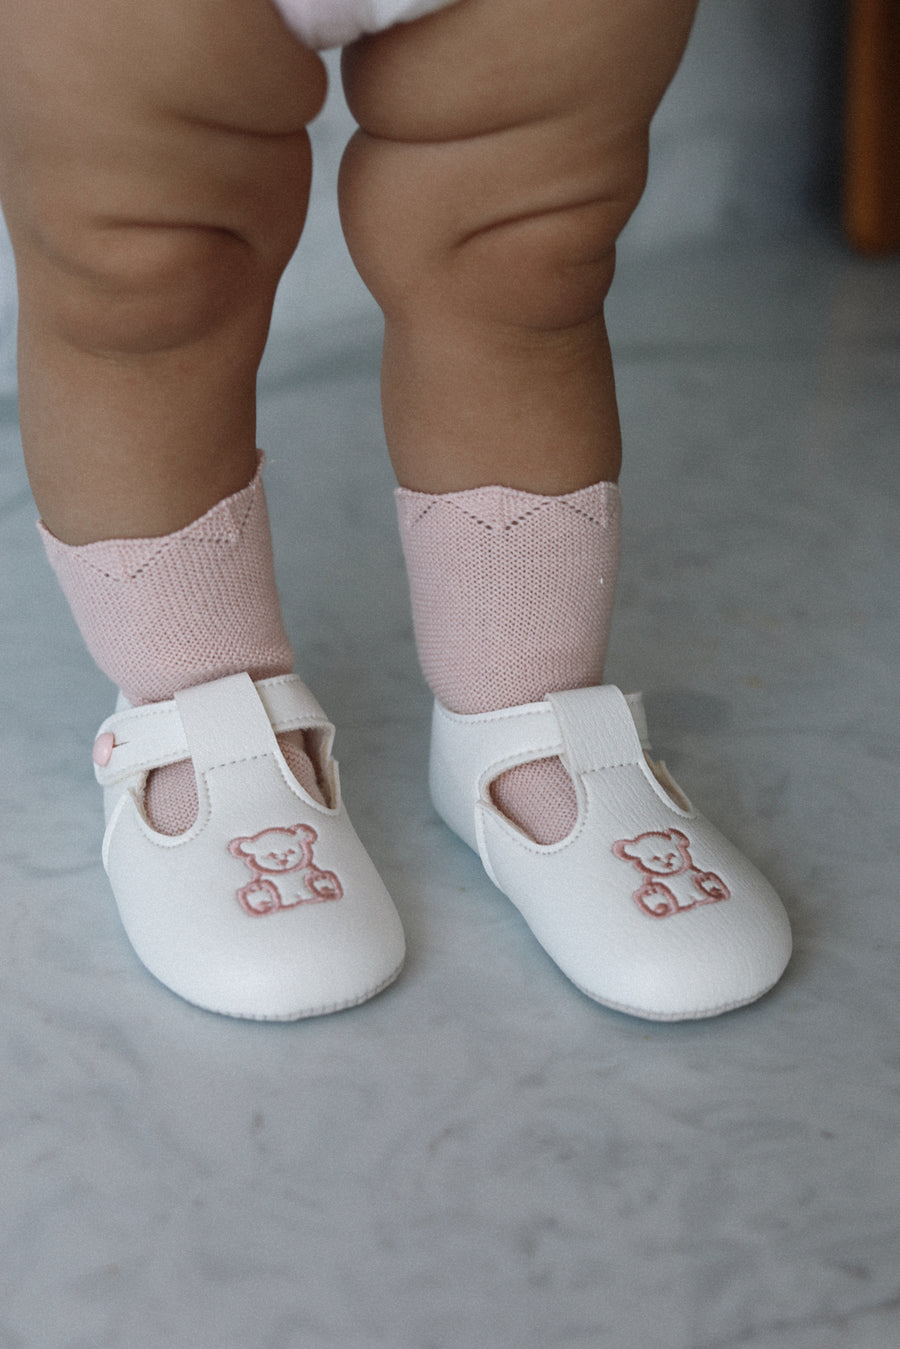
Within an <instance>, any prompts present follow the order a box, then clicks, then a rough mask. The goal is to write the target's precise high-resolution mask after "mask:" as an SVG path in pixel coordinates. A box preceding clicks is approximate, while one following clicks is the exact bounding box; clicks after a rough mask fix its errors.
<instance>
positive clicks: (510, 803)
mask: <svg viewBox="0 0 900 1349" xmlns="http://www.w3.org/2000/svg"><path fill="white" fill-rule="evenodd" d="M693 11H694V0H675V2H674V3H673V2H672V0H614V2H613V0H462V2H461V3H460V4H458V5H456V6H454V7H452V8H450V9H448V10H446V11H444V12H442V13H440V14H438V15H435V16H433V17H431V18H429V19H427V20H424V21H422V22H421V23H419V24H416V25H413V26H411V27H404V28H398V29H395V30H393V31H391V32H389V33H386V34H382V35H379V36H378V37H376V38H373V39H367V40H365V41H362V42H360V43H358V44H356V45H355V46H354V47H353V48H350V49H348V51H347V52H346V54H345V59H344V75H345V84H346V88H347V93H348V99H349V103H350V106H351V109H352V110H353V112H354V114H355V115H356V117H357V119H358V121H359V123H360V127H361V130H360V132H359V133H358V134H357V136H356V137H355V139H354V140H353V141H352V142H351V144H350V146H349V148H348V151H347V155H346V157H345V160H344V165H343V173H342V180H341V188H342V208H343V218H344V222H345V229H346V234H347V239H348V243H349V246H350V250H351V253H352V255H353V257H354V260H355V261H356V263H357V266H358V267H359V270H360V272H361V274H362V276H363V278H364V280H365V281H366V282H367V284H368V285H369V287H370V289H371V290H372V292H373V294H374V295H375V298H376V299H377V300H378V302H379V304H380V305H381V307H382V309H383V311H384V315H385V324H386V329H385V349H384V367H383V399H384V409H385V425H386V430H387V438H388V446H389V449H390V452H391V456H392V459H393V463H394V466H395V469H396V472H397V476H398V478H399V481H400V483H401V485H402V487H403V488H404V489H407V490H405V491H402V492H401V493H400V494H399V495H400V514H401V529H402V533H403V541H404V549H405V553H406V557H407V562H408V567H409V572H410V582H411V589H412V595H413V610H414V618H415V623H416V634H417V641H418V644H419V650H420V655H421V657H422V661H423V666H424V668H425V672H426V676H427V678H428V680H429V683H430V684H431V686H432V688H433V690H434V691H435V693H436V694H437V696H438V698H439V699H440V700H441V701H442V702H443V703H445V705H447V706H448V707H450V709H451V710H453V711H456V712H463V713H474V712H483V711H489V710H492V709H495V708H499V707H504V706H510V705H515V704H521V703H525V702H528V701H531V700H534V699H539V698H542V697H544V696H545V694H546V693H548V692H552V691H558V690H560V689H564V688H574V687H578V686H579V685H590V684H595V683H599V682H600V680H601V678H602V669H603V658H604V650H605V645H606V639H607V634H608V627H609V619H610V615H611V607H612V595H613V589H614V583H615V571H616V564H617V554H618V497H617V491H616V488H615V485H614V484H615V479H616V478H617V475H618V471H619V462H620V436H619V424H618V416H617V411H616V400H615V388H614V382H613V371H612V364H611V360H610V352H609V344H608V341H607V337H606V330H605V326H604V318H603V305H604V300H605V297H606V294H607V291H608V289H609V286H610V283H611V281H612V277H613V271H614V262H615V245H616V240H617V238H618V235H619V234H620V232H621V230H622V228H623V226H624V225H625V223H626V221H627V220H628V218H629V216H630V215H631V213H632V211H633V209H634V207H635V205H636V204H637V202H638V200H639V198H640V195H641V192H642V190H643V186H644V181H645V177H646V170H647V143H648V128H649V124H650V119H651V117H652V115H653V113H654V111H655V109H656V107H657V105H658V103H659V100H660V98H661V97H662V94H663V92H664V90H665V88H666V86H667V84H668V82H669V80H670V79H671V77H672V75H673V73H674V71H675V69H676V66H677V64H678V61H679V59H680V57H681V54H682V51H683V49H684V45H685V43H686V41H687V37H688V33H689V30H690V25H691V21H692V18H693ZM498 793H499V796H498ZM495 799H497V800H498V802H499V803H501V804H502V808H503V809H504V810H506V813H507V814H509V815H511V816H512V817H513V818H515V819H516V820H517V822H518V823H519V824H520V825H521V826H522V827H523V828H525V829H526V830H527V831H528V832H529V833H531V834H533V835H534V836H535V837H536V838H538V839H539V840H540V841H542V842H551V841H554V839H555V838H558V837H562V836H563V835H564V834H565V833H566V832H567V830H568V828H569V827H570V826H571V822H572V820H573V819H574V798H573V797H572V796H571V790H570V784H569V782H568V779H567V777H566V775H565V773H564V772H563V771H562V770H561V768H560V766H559V765H558V763H551V764H550V765H549V766H548V765H540V766H538V767H535V766H534V765H526V766H525V767H524V768H523V769H517V770H515V771H514V773H513V774H510V775H507V777H506V779H501V780H500V781H499V783H498V784H496V786H495Z"/></svg>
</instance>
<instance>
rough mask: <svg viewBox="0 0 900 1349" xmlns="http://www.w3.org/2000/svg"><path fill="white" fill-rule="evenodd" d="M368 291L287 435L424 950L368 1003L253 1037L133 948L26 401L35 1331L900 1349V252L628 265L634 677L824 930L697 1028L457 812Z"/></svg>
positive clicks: (7, 712)
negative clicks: (398, 499)
mask: <svg viewBox="0 0 900 1349" xmlns="http://www.w3.org/2000/svg"><path fill="white" fill-rule="evenodd" d="M323 228H324V227H323ZM342 268H343V264H341V268H339V269H338V270H339V274H335V275H334V277H333V278H330V280H329V286H328V289H327V293H326V291H321V290H320V291H319V292H317V293H316V294H313V295H312V298H311V299H309V301H308V303H303V302H302V300H303V286H304V285H305V284H306V283H305V282H304V281H303V280H302V279H300V280H297V279H296V277H295V275H294V274H293V273H292V275H291V277H289V278H288V280H287V281H286V283H285V285H286V296H287V298H285V297H284V296H283V297H282V300H281V301H280V307H279V312H278V315H277V316H276V323H275V327H274V330H273V337H272V342H271V346H270V350H269V352H268V354H267V357H266V362H265V366H264V369H263V372H262V378H261V431H260V440H261V443H262V444H263V445H264V446H265V448H266V449H267V451H268V454H269V469H268V484H269V495H270V502H271V507H272V514H273V519H274V526H275V531H276V540H277V549H278V566H279V573H280V580H281V585H282V591H283V596H284V602H285V610H286V616H287V623H288V627H289V630H290V633H291V635H292V638H293V639H294V640H295V644H296V647H297V650H298V660H299V666H300V668H301V670H302V671H303V673H304V675H305V676H306V678H307V679H308V681H309V682H310V684H311V685H312V686H313V688H315V689H316V691H317V692H318V694H319V696H320V698H321V699H322V701H323V702H324V703H325V705H326V707H327V708H328V710H329V712H330V713H331V715H332V716H333V717H334V718H335V720H336V722H337V724H338V728H339V732H338V744H337V750H338V754H339V757H340V759H341V763H342V769H343V779H344V786H345V792H346V796H347V798H348V801H349V804H350V807H351V811H352V813H353V816H354V819H355V821H356V824H357V828H358V829H359V832H360V833H361V834H362V835H363V837H364V839H365V840H366V841H367V843H368V845H369V847H370V850H371V852H372V853H373V855H374V857H375V859H376V861H377V863H378V864H379V866H380V868H381V871H382V873H383V875H384V877H385V878H386V880H387V882H388V884H389V887H390V888H391V890H392V892H393V894H394V896H395V898H396V902H397V904H398V907H399V908H400V910H401V912H402V916H403V919H404V922H405V925H406V929H407V934H408V940H409V949H410V954H409V961H408V966H407V968H406V971H405V974H404V975H403V977H402V978H401V979H400V981H399V982H398V983H397V984H396V985H395V986H394V987H393V988H392V989H391V990H389V991H388V992H387V993H385V994H384V995H382V996H381V997H379V998H378V999H376V1000H375V1001H374V1002H372V1003H370V1004H368V1005H366V1006H364V1007H362V1008H359V1009H357V1010H354V1011H350V1012H345V1013H341V1014H339V1015H336V1016H332V1017H330V1018H324V1019H320V1020H317V1021H312V1022H304V1023H299V1024H296V1025H257V1024H247V1023H240V1022H234V1021H229V1020H225V1019H220V1018H217V1017H215V1016H211V1015H208V1014H205V1013H203V1012H201V1011H197V1010H195V1009H194V1008H192V1007H190V1006H188V1005H186V1004H184V1003H182V1002H181V1001H179V1000H178V999H177V998H176V997H174V996H172V995H171V994H169V993H168V992H166V990H165V989H163V988H162V987H161V986H159V985H158V984H157V983H155V981H154V980H153V979H152V978H151V977H150V976H149V975H147V974H146V973H145V972H144V971H143V970H142V969H141V967H140V966H139V965H138V963H137V961H136V960H135V958H134V957H133V956H132V953H131V951H130V948H129V947H128V945H127V943H126V940H125V938H124V936H123V934H122V931H121V930H120V928H119V925H118V922H117V918H116V914H115V910H114V906H113V903H112V900H111V898H110V895H109V894H108V891H107V887H106V883H105V878H104V875H103V871H102V868H101V865H100V861H99V856H98V849H99V837H100V832H101V807H100V800H99V795H98V793H97V791H96V788H95V785H94V782H93V778H92V774H91V766H90V760H89V750H90V745H91V742H92V739H93V733H94V730H95V727H96V725H97V724H98V723H99V722H100V720H101V719H102V718H103V717H104V716H105V715H106V713H107V711H108V710H109V705H110V699H111V690H110V688H109V687H108V686H107V685H106V684H105V682H104V680H103V678H102V677H101V676H99V675H98V674H97V673H96V672H95V671H94V670H93V668H92V666H91V665H90V663H89V662H88V660H87V658H86V657H85V656H84V654H83V653H82V650H81V647H80V644H79V639H78V637H77V634H76V632H75V629H74V627H73V624H72V622H71V620H70V618H69V616H68V612H67V610H66V608H65V606H64V604H63V601H62V599H61V596H60V594H59V593H58V591H57V589H56V585H55V582H54V579H53V577H52V575H51V574H50V572H49V569H48V568H47V567H46V565H45V563H44V561H43V556H42V553H41V550H40V546H39V541H38V538H37V535H36V532H35V529H34V515H35V512H34V508H33V505H32V503H31V501H30V498H29V495H28V491H27V486H26V481H25V477H24V473H23V470H22V466H21V462H20V457H19V451H18V444H17V431H16V424H15V409H14V405H13V403H12V401H11V400H9V399H7V401H6V402H5V403H4V405H3V407H2V419H0V514H2V519H3V530H2V537H0V552H2V573H3V587H2V616H0V624H2V626H0V634H2V652H0V705H2V721H0V732H2V738H3V749H2V769H0V775H2V781H0V787H2V816H0V829H2V855H3V872H4V875H5V876H6V878H7V881H6V885H7V895H6V901H5V903H4V905H3V906H2V909H0V949H2V953H3V954H2V980H0V1024H2V1032H0V1048H2V1079H0V1080H2V1096H0V1159H2V1161H0V1251H2V1259H0V1349H239V1347H240V1349H475V1346H481V1345H484V1346H487V1349H737V1347H738V1346H740V1347H741V1349H896V1346H897V1345H898V1344H900V1090H898V1088H900V1035H898V1013H897V969H898V963H900V908H898V891H897V878H896V873H895V871H894V861H896V860H897V844H896V840H897V834H898V810H897V806H898V783H900V775H898V769H900V717H898V677H897V669H898V656H900V649H898V647H900V627H898V608H900V566H898V558H900V551H898V544H900V537H898V536H900V510H898V502H900V463H898V448H900V446H898V427H900V386H898V373H900V360H898V357H900V264H898V263H897V262H896V261H895V262H887V263H873V262H866V261H862V260H860V259H856V258H853V257H850V256H848V254H847V253H846V252H845V251H844V250H843V249H842V247H841V246H840V244H838V243H836V242H835V241H833V240H831V239H829V238H828V237H825V236H823V235H821V234H816V233H813V232H811V233H809V234H808V235H805V236H804V237H796V236H795V237H793V238H790V239H787V240H784V241H773V240H769V241H767V242H757V243H750V242H748V243H745V244H741V245H739V244H734V245H731V246H720V247H718V248H716V249H712V250H711V249H710V248H704V249H702V250H700V249H694V250H691V249H686V250H682V251H679V252H676V253H668V254H666V253H660V252H655V253H650V254H646V253H645V254H639V253H633V254H629V253H628V251H627V250H625V252H624V256H623V261H622V265H621V268H620V275H619V278H618V281H617V285H616V288H615V292H614V296H613V298H612V301H611V304H610V323H611V330H612V335H613V341H614V346H615V350H616V355H617V360H618V377H619V386H620V392H621V404H622V418H623V423H624V429H625V438H626V444H627V461H626V468H625V472H624V475H623V479H622V488H623V496H624V501H625V506H626V544H625V557H624V563H623V570H622V577H621V583H620V590H619V600H618V609H617V616H616V623H615V627H614V635H613V641H612V649H611V653H610V658H609V665H608V676H609V678H610V679H611V680H612V681H613V682H616V683H619V684H621V685H623V686H625V687H627V688H634V687H638V686H640V687H643V688H644V689H645V691H646V697H647V705H648V711H649V715H650V720H651V730H652V731H653V733H654V740H655V746H656V748H657V750H658V751H659V752H660V753H661V755H662V756H663V757H665V758H666V759H667V760H668V762H669V765H670V767H671V768H672V769H673V770H674V772H675V773H676V775H677V776H678V777H679V778H680V780H681V781H682V782H683V783H684V785H685V787H686V788H687V789H688V790H689V791H690V793H691V795H692V796H693V797H694V799H695V800H696V801H697V802H698V804H700V806H701V807H702V808H704V809H705V810H706V812H707V813H708V814H710V815H711V816H712V817H713V819H714V820H715V821H716V822H717V823H718V824H720V825H721V826H722V827H724V829H725V830H726V831H727V832H728V833H730V834H731V835H732V837H734V838H735V840H736V841H737V842H739V843H740V844H741V846H742V847H743V848H744V849H745V850H746V852H747V853H748V854H749V855H750V856H751V857H752V858H753V859H754V860H755V861H756V862H757V863H758V864H759V865H761V866H762V868H763V869H764V870H765V871H766V872H767V874H768V875H769V877H770V878H771V880H772V881H773V883H774V884H775V885H776V887H777V888H778V889H779V891H780V892H781V894H782V895H783V897H784V900H785V903H786V905H787V907H788V909H789V912H790V915H791V918H792V920H793V924H794V929H795V934H796V953H795V956H794V958H793V961H792V963H791V965H790V967H789V969H788V972H787V975H786V977H785V978H784V980H783V982H782V983H781V985H780V986H779V987H778V988H777V989H776V990H775V991H774V992H773V993H772V994H771V995H770V996H768V997H767V998H766V999H764V1000H763V1001H762V1002H760V1003H759V1004H757V1005H756V1006H754V1007H751V1008H749V1009H746V1010H743V1011H740V1012H736V1013H733V1014H731V1015H729V1016H726V1017H723V1018H721V1019H718V1020H714V1021H709V1022H701V1023H694V1024H682V1025H656V1024H651V1023H644V1022H640V1021H637V1020H633V1019H630V1018H628V1017H627V1016H623V1015H618V1014H616V1013H614V1012H609V1011H605V1010H603V1009H602V1008H600V1007H598V1006H596V1005H594V1004H593V1003H591V1002H589V1001H588V1000H587V999H586V998H584V997H583V996H582V995H581V994H579V993H578V992H576V991H575V989H574V988H573V987H571V986H570V985H569V984H568V983H567V982H566V980H565V979H564V978H563V977H562V976H561V975H560V974H559V973H558V972H557V970H556V968H555V967H554V966H553V965H552V964H551V963H550V961H549V960H548V959H547V957H546V956H545V955H544V954H543V953H542V951H541V950H540V949H539V947H538V946H537V945H536V944H535V942H534V940H533V939H532V938H531V936H530V934H529V932H528V931H527V929H526V928H525V926H524V924H523V923H522V921H521V920H520V919H519V918H518V917H517V915H516V913H515V912H514V910H513V908H512V907H511V905H510V904H509V903H508V902H507V901H506V900H505V899H503V897H502V896H501V895H500V894H499V893H498V892H497V891H496V890H494V888H493V887H492V886H491V884H490V883H489V882H488V881H487V879H486V878H485V876H484V875H483V874H482V872H481V871H480V868H479V865H478V863H477V861H476V859H475V857H474V856H473V855H472V854H471V853H470V852H469V851H468V850H467V849H466V848H465V846H464V845H462V844H461V843H459V842H458V841H456V840H455V839H454V838H453V837H451V835H450V834H449V833H448V832H447V830H446V829H445V828H444V827H443V826H442V825H441V824H440V823H439V822H438V820H437V819H436V818H435V816H434V814H433V812H432V810H431V807H430V805H429V803H428V800H427V798H426V793H425V781H424V774H425V753H426V743H427V729H428V718H429V698H428V695H427V691H426V689H425V687H424V685H423V684H422V682H421V679H420V676H419V674H418V670H417V666H416V663H415V658H414V652H413V645H412V635H411V626H410V619H409V614H408V608H407V598H406V593H405V584H404V578H403V573H402V566H401V558H400V552H399V547H398V542H397V538H396V534H395V529H394V522H393V504H392V500H391V488H392V478H391V474H390V470H389V466H388V463H387V459H386V455H385V451H384V445H383V439H382V433H381V427H380V418H379V410H378V387H377V386H378V338H379V322H378V317H377V314H376V313H375V312H374V310H373V309H372V307H371V306H370V305H369V304H368V302H367V301H366V299H365V297H364V296H362V294H361V292H360V291H359V289H358V288H357V287H356V283H355V282H353V281H352V280H351V279H349V278H350V276H351V274H350V272H349V269H347V270H343V269H342ZM297 275H299V274H297ZM292 286H293V287H294V292H291V287H292ZM316 295H318V299H317V298H316ZM297 296H300V301H299V302H297V303H295V302H294V301H296V300H297ZM298 316H299V317H298ZM892 859H893V861H892Z"/></svg>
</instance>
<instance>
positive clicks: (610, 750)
mask: <svg viewBox="0 0 900 1349" xmlns="http://www.w3.org/2000/svg"><path fill="white" fill-rule="evenodd" d="M547 702H548V703H550V704H551V706H552V707H553V710H554V712H555V713H556V717H557V721H558V723H559V729H560V732H561V735H562V741H563V745H564V753H563V758H564V762H565V764H566V767H567V768H568V770H569V772H570V773H572V774H579V773H593V772H596V771H597V770H598V769H603V768H619V767H622V766H623V765H625V764H635V763H642V762H643V760H644V753H643V749H642V747H641V731H643V732H644V737H645V738H646V720H645V718H644V715H643V705H642V703H641V702H640V699H639V698H638V699H635V698H634V697H633V696H632V699H631V700H629V699H626V697H625V695H624V694H623V693H622V692H621V691H620V690H619V689H617V688H616V687H615V686H614V685H613V684H602V685H599V686H598V687H595V688H589V689H573V690H572V691H571V692H569V693H550V694H548V695H547Z"/></svg>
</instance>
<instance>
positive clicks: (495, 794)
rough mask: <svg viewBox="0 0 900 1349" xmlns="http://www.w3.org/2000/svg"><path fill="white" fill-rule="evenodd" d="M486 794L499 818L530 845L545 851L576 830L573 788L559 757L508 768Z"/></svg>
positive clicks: (575, 798)
mask: <svg viewBox="0 0 900 1349" xmlns="http://www.w3.org/2000/svg"><path fill="white" fill-rule="evenodd" d="M489 790H490V795H491V800H492V802H493V803H494V805H495V806H496V807H497V809H498V810H499V811H500V813H501V815H505V816H506V818H507V819H508V820H509V821H510V822H511V823H512V824H514V825H515V826H516V828H517V829H521V831H522V833H523V834H525V835H527V837H528V838H530V839H531V840H532V842H533V843H539V844H541V845H542V846H545V847H546V846H548V845H549V844H552V843H561V842H562V841H563V839H564V838H568V836H569V834H571V832H572V830H573V829H574V828H575V824H576V821H577V819H578V798H577V797H576V795H575V784H574V783H573V781H572V779H571V777H570V776H569V774H568V772H567V770H566V768H565V765H564V764H563V761H562V759H560V758H558V757H557V758H552V759H535V760H533V761H532V762H531V763H524V764H518V765H517V766H516V767H515V768H509V769H507V771H506V772H505V773H501V774H500V776H499V777H497V778H495V779H494V781H493V782H492V783H491V784H490V788H489Z"/></svg>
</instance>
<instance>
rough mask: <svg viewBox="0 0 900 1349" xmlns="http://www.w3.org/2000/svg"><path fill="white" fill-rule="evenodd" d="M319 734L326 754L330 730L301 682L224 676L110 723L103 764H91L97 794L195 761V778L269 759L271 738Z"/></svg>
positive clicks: (287, 678) (135, 709) (101, 733)
mask: <svg viewBox="0 0 900 1349" xmlns="http://www.w3.org/2000/svg"><path fill="white" fill-rule="evenodd" d="M301 729H302V730H322V731H324V732H325V733H326V737H327V744H326V752H327V750H328V749H330V741H331V738H332V737H333V735H334V728H333V726H332V725H331V723H330V722H329V721H328V718H327V717H326V716H325V713H324V712H323V710H322V708H321V707H320V706H319V703H318V702H317V701H316V699H315V698H314V697H313V695H312V694H311V693H310V692H309V690H308V689H307V688H306V686H305V684H304V683H303V681H302V680H301V679H300V677H299V676H298V675H277V676H275V677H274V678H272V679H262V680H259V681H258V683H256V684H254V683H253V681H252V680H251V679H250V676H249V675H247V674H238V675H229V676H228V677H226V678H225V679H218V680H214V681H213V682H212V683H210V684H202V685H199V686H198V687H196V688H193V689H185V690H183V692H181V693H178V694H176V696H175V698H173V699H172V700H171V701H169V702H165V703H150V704H148V705H146V706H144V707H133V708H126V709H125V710H123V711H121V712H115V713H114V714H113V715H112V716H111V717H107V719H106V721H104V723H103V725H102V726H101V727H100V730H99V732H98V738H99V737H101V736H104V735H112V736H113V747H112V752H111V754H110V755H109V758H108V761H107V762H106V763H105V764H103V765H100V764H97V763H95V764H94V774H95V776H96V778H97V781H98V782H99V783H100V785H101V786H102V787H109V786H112V785H114V784H115V783H119V782H123V781H125V780H126V779H127V778H129V777H132V776H134V775H135V774H138V773H143V772H147V771H149V770H150V769H152V768H162V767H164V766H165V765H167V764H173V763H180V762H181V761H182V760H184V759H193V761H194V766H195V768H196V769H197V770H198V771H201V772H202V771H204V770H205V769H208V768H210V767H213V766H215V764H217V763H226V762H234V761H236V760H240V759H244V758H252V757H253V756H254V755H256V754H264V753H270V752H271V751H272V749H273V747H274V740H275V736H276V735H281V734H282V733H283V732H284V731H293V730H301Z"/></svg>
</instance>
